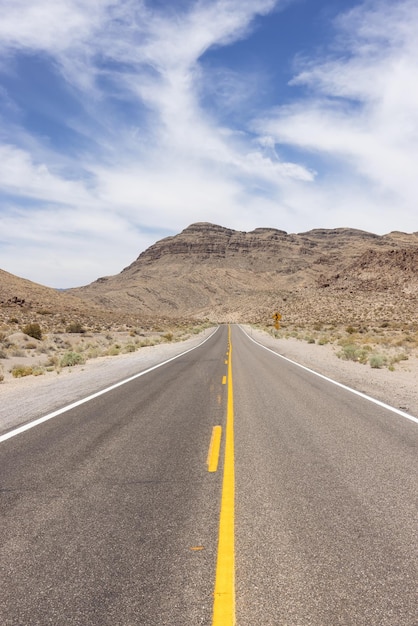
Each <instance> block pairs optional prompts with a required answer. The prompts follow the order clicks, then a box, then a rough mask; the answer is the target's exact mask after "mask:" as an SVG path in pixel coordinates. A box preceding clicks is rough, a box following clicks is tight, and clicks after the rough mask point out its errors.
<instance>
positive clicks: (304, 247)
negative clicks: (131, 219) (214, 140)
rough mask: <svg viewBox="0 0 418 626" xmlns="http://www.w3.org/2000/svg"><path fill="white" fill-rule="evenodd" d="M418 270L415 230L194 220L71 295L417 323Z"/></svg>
mask: <svg viewBox="0 0 418 626" xmlns="http://www.w3.org/2000/svg"><path fill="white" fill-rule="evenodd" d="M417 277H418V233H412V234H406V233H400V232H392V233H389V234H387V235H383V236H379V235H375V234H373V233H368V232H364V231H361V230H355V229H350V228H336V229H315V230H311V231H309V232H305V233H299V234H288V233H286V232H285V231H282V230H277V229H274V228H257V229H255V230H253V231H251V232H240V231H235V230H232V229H228V228H224V227H222V226H218V225H214V224H209V223H197V224H192V225H191V226H189V227H188V228H186V229H185V230H183V231H182V232H181V233H179V234H178V235H175V236H172V237H166V238H165V239H162V240H160V241H158V242H156V243H155V244H154V245H152V246H151V247H150V248H148V249H147V250H145V251H144V252H143V253H142V254H140V255H139V257H138V258H137V259H136V260H135V261H134V262H133V263H132V264H131V265H129V266H128V267H126V268H125V269H124V270H123V271H122V272H121V273H120V274H117V275H115V276H107V277H103V278H99V279H98V280H97V281H95V282H93V283H91V284H90V285H87V286H84V287H80V288H77V289H72V290H69V292H68V293H69V294H71V295H73V296H74V295H75V296H77V297H78V298H81V299H82V300H83V301H86V302H90V303H92V304H94V305H96V306H100V307H101V308H103V309H106V310H114V311H116V310H117V311H124V312H130V313H135V314H136V315H144V316H154V315H159V316H161V315H162V316H166V317H168V318H170V317H173V318H174V317H175V318H182V317H184V316H186V317H188V318H190V317H193V318H195V319H203V318H209V319H210V320H213V321H242V322H245V321H253V322H263V321H264V322H265V321H267V320H269V319H271V314H272V313H273V312H274V311H275V310H278V309H280V311H282V313H283V314H284V320H286V319H287V320H288V321H289V322H291V323H292V324H293V325H295V324H296V325H297V324H300V325H306V324H308V325H309V324H314V323H336V324H337V323H350V322H356V323H360V322H362V321H368V322H369V323H370V322H371V323H373V322H375V321H378V320H386V319H390V320H395V321H396V320H398V322H399V323H401V322H402V320H404V321H405V323H409V322H411V323H412V322H413V321H414V320H415V321H416V310H417V304H418V278H417ZM284 323H285V322H284Z"/></svg>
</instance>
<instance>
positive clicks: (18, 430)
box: [0, 326, 219, 443]
mask: <svg viewBox="0 0 418 626" xmlns="http://www.w3.org/2000/svg"><path fill="white" fill-rule="evenodd" d="M218 330H219V326H218V327H217V328H216V329H215V330H214V331H213V333H211V334H210V335H209V337H206V339H204V340H203V341H202V342H201V343H199V344H198V345H197V346H194V347H193V348H189V349H188V350H186V351H185V352H181V353H180V354H177V355H176V356H173V357H171V358H170V359H167V360H166V361H163V362H162V363H157V365H153V366H152V367H149V368H148V369H146V370H144V371H143V372H139V374H134V375H133V376H130V377H129V378H126V379H125V380H121V381H119V382H118V383H115V384H114V385H111V386H110V387H106V389H101V390H100V391H97V392H96V393H93V394H91V395H90V396H87V397H86V398H82V399H81V400H77V401H76V402H72V403H71V404H68V405H67V406H64V407H62V408H61V409H57V410H56V411H53V412H52V413H48V414H47V415H44V416H43V417H39V418H37V419H36V420H33V421H32V422H27V423H26V424H23V425H22V426H18V427H17V428H14V429H13V430H9V431H8V432H7V433H4V435H0V443H2V442H3V441H6V440H7V439H11V438H12V437H16V435H20V433H24V432H25V431H26V430H30V429H31V428H34V427H35V426H39V424H42V423H43V422H47V421H48V420H50V419H52V418H53V417H58V415H62V414H63V413H66V412H67V411H71V409H75V408H76V407H78V406H80V405H81V404H84V403H85V402H90V400H94V399H95V398H98V397H99V396H102V395H104V394H105V393H108V392H109V391H113V389H117V388H118V387H121V386H122V385H126V383H130V382H131V381H132V380H135V379H136V378H140V377H141V376H145V374H148V373H149V372H152V371H153V370H156V369H157V368H158V367H162V366H163V365H166V364H167V363H170V362H171V361H174V360H175V359H179V358H180V357H181V356H184V355H185V354H188V353H189V352H192V350H196V348H200V346H203V344H204V343H206V342H207V341H208V340H209V339H210V338H211V337H213V335H214V334H215V333H216V332H217V331H218Z"/></svg>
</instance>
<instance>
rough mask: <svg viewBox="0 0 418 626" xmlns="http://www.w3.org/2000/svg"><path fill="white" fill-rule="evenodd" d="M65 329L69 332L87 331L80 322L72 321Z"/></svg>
mask: <svg viewBox="0 0 418 626" xmlns="http://www.w3.org/2000/svg"><path fill="white" fill-rule="evenodd" d="M65 331H66V332H67V333H85V332H86V329H85V328H83V326H82V325H81V323H80V322H71V323H70V324H68V326H67V328H66V329H65Z"/></svg>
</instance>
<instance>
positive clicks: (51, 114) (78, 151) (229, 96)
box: [0, 0, 418, 288]
mask: <svg viewBox="0 0 418 626" xmlns="http://www.w3.org/2000/svg"><path fill="white" fill-rule="evenodd" d="M0 14H1V16H2V19H1V21H0V164H1V166H0V268H1V269H4V270H6V271H9V272H11V273H13V274H17V275H19V276H22V277H25V278H29V279H31V280H34V281H36V282H39V283H42V284H45V285H49V286H52V287H62V288H64V287H71V286H78V285H83V284H87V283H89V282H91V281H93V280H95V279H96V278H98V277H99V276H104V275H109V274H116V273H118V272H119V271H121V270H122V269H123V267H125V266H126V265H128V264H129V263H131V262H132V261H133V260H134V259H135V258H136V257H137V256H138V254H139V253H140V252H141V251H143V250H144V249H145V248H146V247H148V246H149V245H151V244H152V243H154V242H155V241H156V240H158V239H160V238H162V237H165V236H168V235H172V234H176V233H177V232H179V231H181V230H182V229H183V228H185V227H186V226H188V225H189V224H191V223H193V222H197V221H208V222H214V223H217V224H221V225H223V226H227V227H230V228H235V229H238V230H252V229H254V228H256V227H261V226H270V227H274V228H280V229H283V230H286V231H287V232H304V231H307V230H309V229H312V228H319V227H321V228H335V227H339V226H349V227H353V228H359V229H363V230H368V231H371V232H375V233H378V234H384V233H387V232H390V231H392V230H402V231H406V232H415V231H418V175H417V164H418V80H417V76H418V38H417V37H416V33H417V32H418V5H417V3H416V0H399V1H397V2H393V1H390V2H389V1H386V0H370V1H366V2H358V1H354V0H339V1H338V0H332V1H331V0H200V1H195V0H171V1H170V2H166V1H163V0H158V1H154V2H152V1H149V2H146V1H141V0H91V1H89V2H85V0H54V2H50V0H0Z"/></svg>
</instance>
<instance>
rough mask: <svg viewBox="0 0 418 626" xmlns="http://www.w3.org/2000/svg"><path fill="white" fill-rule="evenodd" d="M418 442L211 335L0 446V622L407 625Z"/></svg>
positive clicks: (360, 405)
mask: <svg viewBox="0 0 418 626" xmlns="http://www.w3.org/2000/svg"><path fill="white" fill-rule="evenodd" d="M214 426H221V429H218V432H221V438H220V451H219V458H218V456H217V450H216V444H215V445H214V446H212V451H211V454H209V453H208V452H209V446H210V442H211V440H212V435H213V429H214ZM215 430H216V429H215ZM417 442H418V424H417V423H416V422H414V421H412V420H408V419H405V418H404V417H402V416H400V415H397V414H395V413H393V412H391V411H389V410H388V409H386V408H384V407H381V406H377V405H375V404H373V403H372V402H369V401H367V400H366V399H364V398H360V397H358V396H356V395H354V394H352V393H350V392H349V391H348V390H345V389H341V388H340V387H337V386H335V385H333V384H332V383H331V382H328V381H326V380H323V379H322V378H320V377H317V376H315V375H313V374H312V373H310V372H308V371H306V370H305V369H303V368H300V367H298V366H296V365H294V364H291V363H289V362H287V361H286V360H283V359H281V358H280V357H278V356H277V355H275V354H273V353H272V352H271V351H268V350H266V349H264V348H262V347H261V346H259V345H257V344H256V343H254V342H253V341H252V340H251V338H249V337H247V336H246V335H245V334H244V332H243V331H242V330H241V329H240V328H239V327H238V326H232V327H231V329H230V330H228V327H226V326H223V327H220V328H219V329H218V330H217V331H216V332H215V333H214V335H212V336H211V337H210V338H209V339H208V340H207V341H206V342H205V343H204V344H202V345H201V346H199V347H198V348H196V349H194V350H191V351H189V352H187V354H184V355H182V356H180V357H178V358H176V359H174V360H172V361H170V362H169V363H166V364H165V365H162V366H161V367H159V368H157V369H153V370H152V371H150V372H148V373H146V374H145V375H142V376H140V377H138V378H136V379H134V380H131V381H130V382H127V383H126V384H124V385H121V386H119V387H117V388H115V389H113V390H111V391H109V392H107V393H104V394H102V395H100V396H98V397H96V398H93V399H91V400H90V401H88V402H85V403H83V404H80V405H79V406H77V407H75V408H73V409H71V410H68V411H66V412H64V413H62V414H60V415H58V416H56V417H54V418H53V419H49V420H47V421H45V422H43V423H41V424H39V425H37V426H35V427H33V428H30V429H28V430H26V431H24V432H21V433H19V434H16V435H15V436H11V437H10V438H8V439H5V440H3V441H1V442H0V495H1V500H0V502H1V516H2V519H1V526H0V576H1V595H0V624H2V626H9V625H13V626H17V625H19V626H28V625H40V626H44V625H46V624H53V625H54V626H75V625H80V626H90V625H91V626H93V625H94V626H96V625H97V626H106V625H112V626H116V625H120V626H122V625H123V626H128V625H129V626H133V625H146V626H158V625H160V624H161V625H162V624H164V625H166V624H168V625H172V626H186V625H189V624H190V625H197V624H213V625H214V626H219V625H221V626H232V624H234V623H236V624H238V625H239V626H259V625H260V626H264V625H272V626H273V625H274V626H281V625H283V626H308V625H314V626H337V625H344V626H348V625H353V626H362V625H365V626H366V625H367V626H372V625H375V626H413V625H414V626H416V624H417V623H418V617H417V616H418V611H417V580H418V577H417V561H418V558H417V556H418V555H417V503H418V499H417V492H418V489H417V477H418V472H417V469H418V467H417V466H418V462H417ZM208 460H211V461H212V462H214V464H215V465H216V461H218V464H217V469H216V471H210V472H209V471H208V464H207V461H208ZM212 469H213V467H212Z"/></svg>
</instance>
